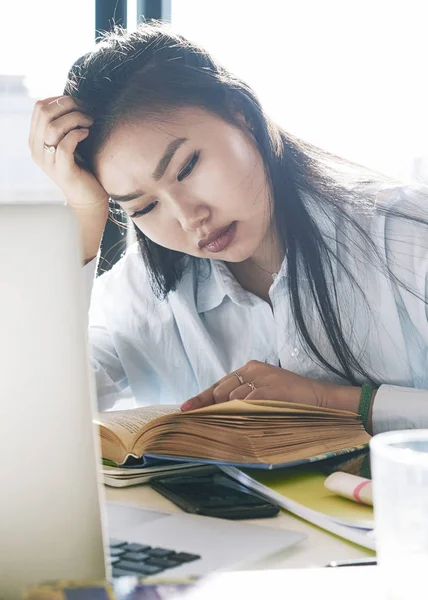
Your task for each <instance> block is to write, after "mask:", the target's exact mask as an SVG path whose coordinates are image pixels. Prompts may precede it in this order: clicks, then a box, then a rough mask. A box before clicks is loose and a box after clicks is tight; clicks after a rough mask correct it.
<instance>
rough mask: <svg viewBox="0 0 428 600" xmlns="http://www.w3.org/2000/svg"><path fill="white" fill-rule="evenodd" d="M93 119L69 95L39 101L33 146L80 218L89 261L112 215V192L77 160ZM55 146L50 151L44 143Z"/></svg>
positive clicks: (34, 154)
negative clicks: (109, 195) (109, 216)
mask: <svg viewBox="0 0 428 600" xmlns="http://www.w3.org/2000/svg"><path fill="white" fill-rule="evenodd" d="M91 125H92V119H91V117H89V116H88V115H85V114H84V113H83V112H81V111H80V109H79V106H78V104H77V102H76V101H75V100H74V99H73V98H70V97H69V96H57V97H53V98H46V99H44V100H39V101H38V102H36V104H35V107H34V110H33V115H32V119H31V128H30V137H29V146H30V149H31V155H32V158H33V160H34V161H35V163H36V164H37V165H38V166H39V167H40V168H41V169H42V170H43V171H44V172H45V173H46V174H47V175H48V177H49V178H50V179H52V181H53V182H54V183H55V184H56V185H57V186H58V187H59V188H60V190H61V191H62V192H63V194H64V195H65V198H66V201H67V205H68V206H70V207H71V208H72V209H73V210H74V212H75V214H76V217H77V219H78V223H79V226H80V230H81V235H82V244H83V255H84V260H85V261H87V260H89V259H91V258H93V257H94V256H96V254H97V252H98V248H99V245H100V242H101V237H102V234H103V231H104V227H105V224H106V221H107V217H108V207H109V204H108V200H109V198H108V194H107V192H106V191H105V190H104V188H103V187H102V186H101V184H100V183H99V181H98V180H97V178H96V177H95V175H93V174H92V173H90V172H89V171H88V170H86V169H85V168H83V167H82V166H80V165H79V164H78V163H77V162H76V159H75V151H76V148H77V146H78V144H79V142H81V141H82V140H84V139H85V138H86V137H87V136H88V135H89V127H90V126H91ZM45 144H46V146H53V147H54V148H55V152H48V151H47V150H45V149H44V145H45Z"/></svg>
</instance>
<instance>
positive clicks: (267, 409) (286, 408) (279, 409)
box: [183, 400, 354, 417]
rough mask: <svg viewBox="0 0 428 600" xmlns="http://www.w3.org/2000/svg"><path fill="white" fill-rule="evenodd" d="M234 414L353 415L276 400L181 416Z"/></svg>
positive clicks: (246, 402)
mask: <svg viewBox="0 0 428 600" xmlns="http://www.w3.org/2000/svg"><path fill="white" fill-rule="evenodd" d="M196 413H205V414H235V415H247V414H254V413H259V414H260V413H266V414H270V413H276V414H279V413H283V414H287V413H292V414H308V415H314V416H316V417H318V416H320V415H331V416H335V417H337V416H342V415H343V416H349V415H353V414H354V413H351V412H349V411H347V410H338V409H333V408H322V407H320V406H311V405H309V404H297V403H294V402H280V401H278V400H230V401H229V402H221V403H220V404H210V405H209V406H205V407H204V408H197V409H196V410H193V411H190V412H188V413H183V414H189V415H190V414H196Z"/></svg>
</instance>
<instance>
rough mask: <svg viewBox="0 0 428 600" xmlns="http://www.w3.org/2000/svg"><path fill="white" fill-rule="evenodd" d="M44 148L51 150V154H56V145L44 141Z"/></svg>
mask: <svg viewBox="0 0 428 600" xmlns="http://www.w3.org/2000/svg"><path fill="white" fill-rule="evenodd" d="M43 150H45V151H46V152H49V154H55V152H56V147H55V146H48V144H45V143H43Z"/></svg>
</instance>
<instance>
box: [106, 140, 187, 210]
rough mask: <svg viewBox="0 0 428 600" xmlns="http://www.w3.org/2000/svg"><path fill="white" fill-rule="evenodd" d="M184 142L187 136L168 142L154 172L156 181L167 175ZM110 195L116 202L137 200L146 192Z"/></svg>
mask: <svg viewBox="0 0 428 600" xmlns="http://www.w3.org/2000/svg"><path fill="white" fill-rule="evenodd" d="M184 142H187V138H177V139H176V140H173V141H172V142H170V143H169V144H168V146H167V148H166V150H165V152H164V154H163V156H162V158H161V159H160V161H159V163H158V165H157V167H156V169H155V170H154V171H153V173H152V178H153V179H154V180H155V181H160V180H161V179H162V177H163V176H164V175H165V172H166V170H167V168H168V165H169V163H170V162H171V160H172V159H173V157H174V154H175V153H176V152H177V150H178V149H179V148H180V146H181V145H182V144H184ZM109 196H110V198H111V199H112V200H114V201H115V202H130V201H131V200H135V199H136V198H140V197H141V196H144V192H142V191H141V190H137V191H135V192H131V193H130V194H125V195H123V196H118V195H116V194H109Z"/></svg>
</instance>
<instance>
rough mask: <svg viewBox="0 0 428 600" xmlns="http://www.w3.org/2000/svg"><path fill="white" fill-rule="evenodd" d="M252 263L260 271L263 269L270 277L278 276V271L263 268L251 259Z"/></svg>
mask: <svg viewBox="0 0 428 600" xmlns="http://www.w3.org/2000/svg"><path fill="white" fill-rule="evenodd" d="M251 262H252V263H253V265H256V267H257V268H258V269H260V270H261V271H264V272H265V273H267V274H268V275H270V276H271V277H272V279H275V278H276V277H278V273H271V272H270V271H268V270H267V269H264V268H263V267H260V266H259V265H258V264H257V263H256V262H254V261H253V260H252V261H251Z"/></svg>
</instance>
